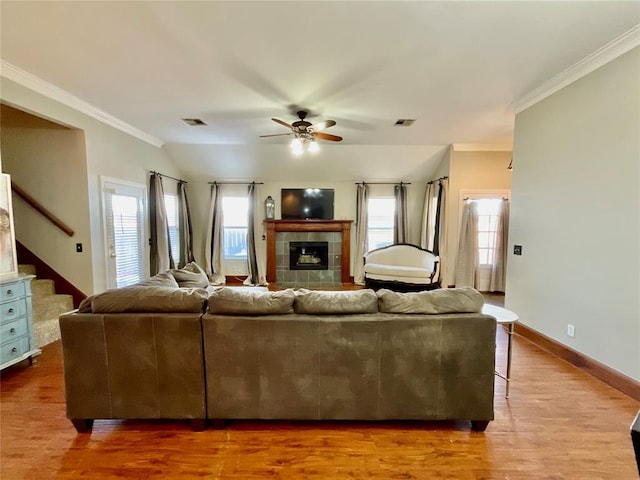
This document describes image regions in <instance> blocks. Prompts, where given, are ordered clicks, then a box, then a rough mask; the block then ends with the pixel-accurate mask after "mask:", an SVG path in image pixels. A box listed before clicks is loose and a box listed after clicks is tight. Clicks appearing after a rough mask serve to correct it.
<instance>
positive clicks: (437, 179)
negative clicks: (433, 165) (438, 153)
mask: <svg viewBox="0 0 640 480" xmlns="http://www.w3.org/2000/svg"><path fill="white" fill-rule="evenodd" d="M448 179H449V177H447V176H446V175H445V176H444V177H440V178H436V179H435V180H431V181H430V182H427V185H429V184H430V183H433V182H439V181H440V180H448Z"/></svg>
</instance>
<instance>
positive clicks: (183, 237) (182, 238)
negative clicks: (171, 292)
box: [178, 180, 194, 268]
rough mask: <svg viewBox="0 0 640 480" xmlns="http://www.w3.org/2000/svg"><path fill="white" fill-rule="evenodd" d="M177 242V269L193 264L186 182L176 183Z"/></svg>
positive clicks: (191, 230) (191, 232)
mask: <svg viewBox="0 0 640 480" xmlns="http://www.w3.org/2000/svg"><path fill="white" fill-rule="evenodd" d="M178 222H179V224H180V225H179V228H180V230H179V231H178V242H180V260H179V262H178V268H182V267H184V266H185V265H186V264H187V263H190V262H193V260H194V257H193V229H192V227H191V210H190V209H189V200H188V199H187V182H184V181H182V180H181V181H179V182H178Z"/></svg>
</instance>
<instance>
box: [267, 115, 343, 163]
mask: <svg viewBox="0 0 640 480" xmlns="http://www.w3.org/2000/svg"><path fill="white" fill-rule="evenodd" d="M297 113H298V118H299V119H300V120H297V121H295V122H293V123H292V124H291V125H289V124H288V123H287V122H283V121H282V120H279V119H277V118H272V119H271V120H273V121H274V122H276V123H279V124H280V125H282V126H283V127H287V128H289V129H291V131H290V132H288V133H275V134H273V135H260V137H279V136H283V135H294V139H293V141H292V142H291V148H292V149H293V151H294V153H302V151H303V146H304V144H305V143H308V145H309V146H308V150H309V151H310V152H317V151H318V150H319V147H318V144H317V143H316V139H317V138H319V139H321V140H329V141H331V142H340V141H342V137H339V136H338V135H331V134H330V133H324V132H321V131H320V130H325V129H327V128H329V127H333V126H334V125H335V124H336V122H335V121H334V120H325V121H324V122H319V123H315V124H311V122H307V121H306V120H305V118H306V117H307V115H308V112H307V111H305V110H300V111H299V112H297Z"/></svg>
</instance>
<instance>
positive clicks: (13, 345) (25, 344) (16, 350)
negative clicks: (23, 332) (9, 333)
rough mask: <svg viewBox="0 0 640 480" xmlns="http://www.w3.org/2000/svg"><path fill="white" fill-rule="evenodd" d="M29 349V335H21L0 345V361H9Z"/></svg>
mask: <svg viewBox="0 0 640 480" xmlns="http://www.w3.org/2000/svg"><path fill="white" fill-rule="evenodd" d="M28 351H29V337H21V338H17V339H15V340H14V341H13V342H8V343H5V344H4V345H0V363H5V362H10V361H11V360H13V359H15V358H20V357H21V356H22V355H23V354H25V353H27V352H28Z"/></svg>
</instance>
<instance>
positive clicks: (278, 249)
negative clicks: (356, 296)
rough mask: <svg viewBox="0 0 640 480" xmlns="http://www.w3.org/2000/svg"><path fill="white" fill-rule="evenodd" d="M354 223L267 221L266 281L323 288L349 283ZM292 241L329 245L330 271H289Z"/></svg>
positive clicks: (349, 221)
mask: <svg viewBox="0 0 640 480" xmlns="http://www.w3.org/2000/svg"><path fill="white" fill-rule="evenodd" d="M351 223H352V221H351V220H266V221H265V225H266V231H267V281H268V282H270V283H276V284H278V285H280V286H283V287H305V288H322V287H336V286H340V285H342V283H348V282H349V280H350V277H349V264H350V262H349V260H350V258H351V253H350V248H349V247H350V240H351ZM290 242H327V243H328V246H329V268H328V270H290V269H289V243H290Z"/></svg>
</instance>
